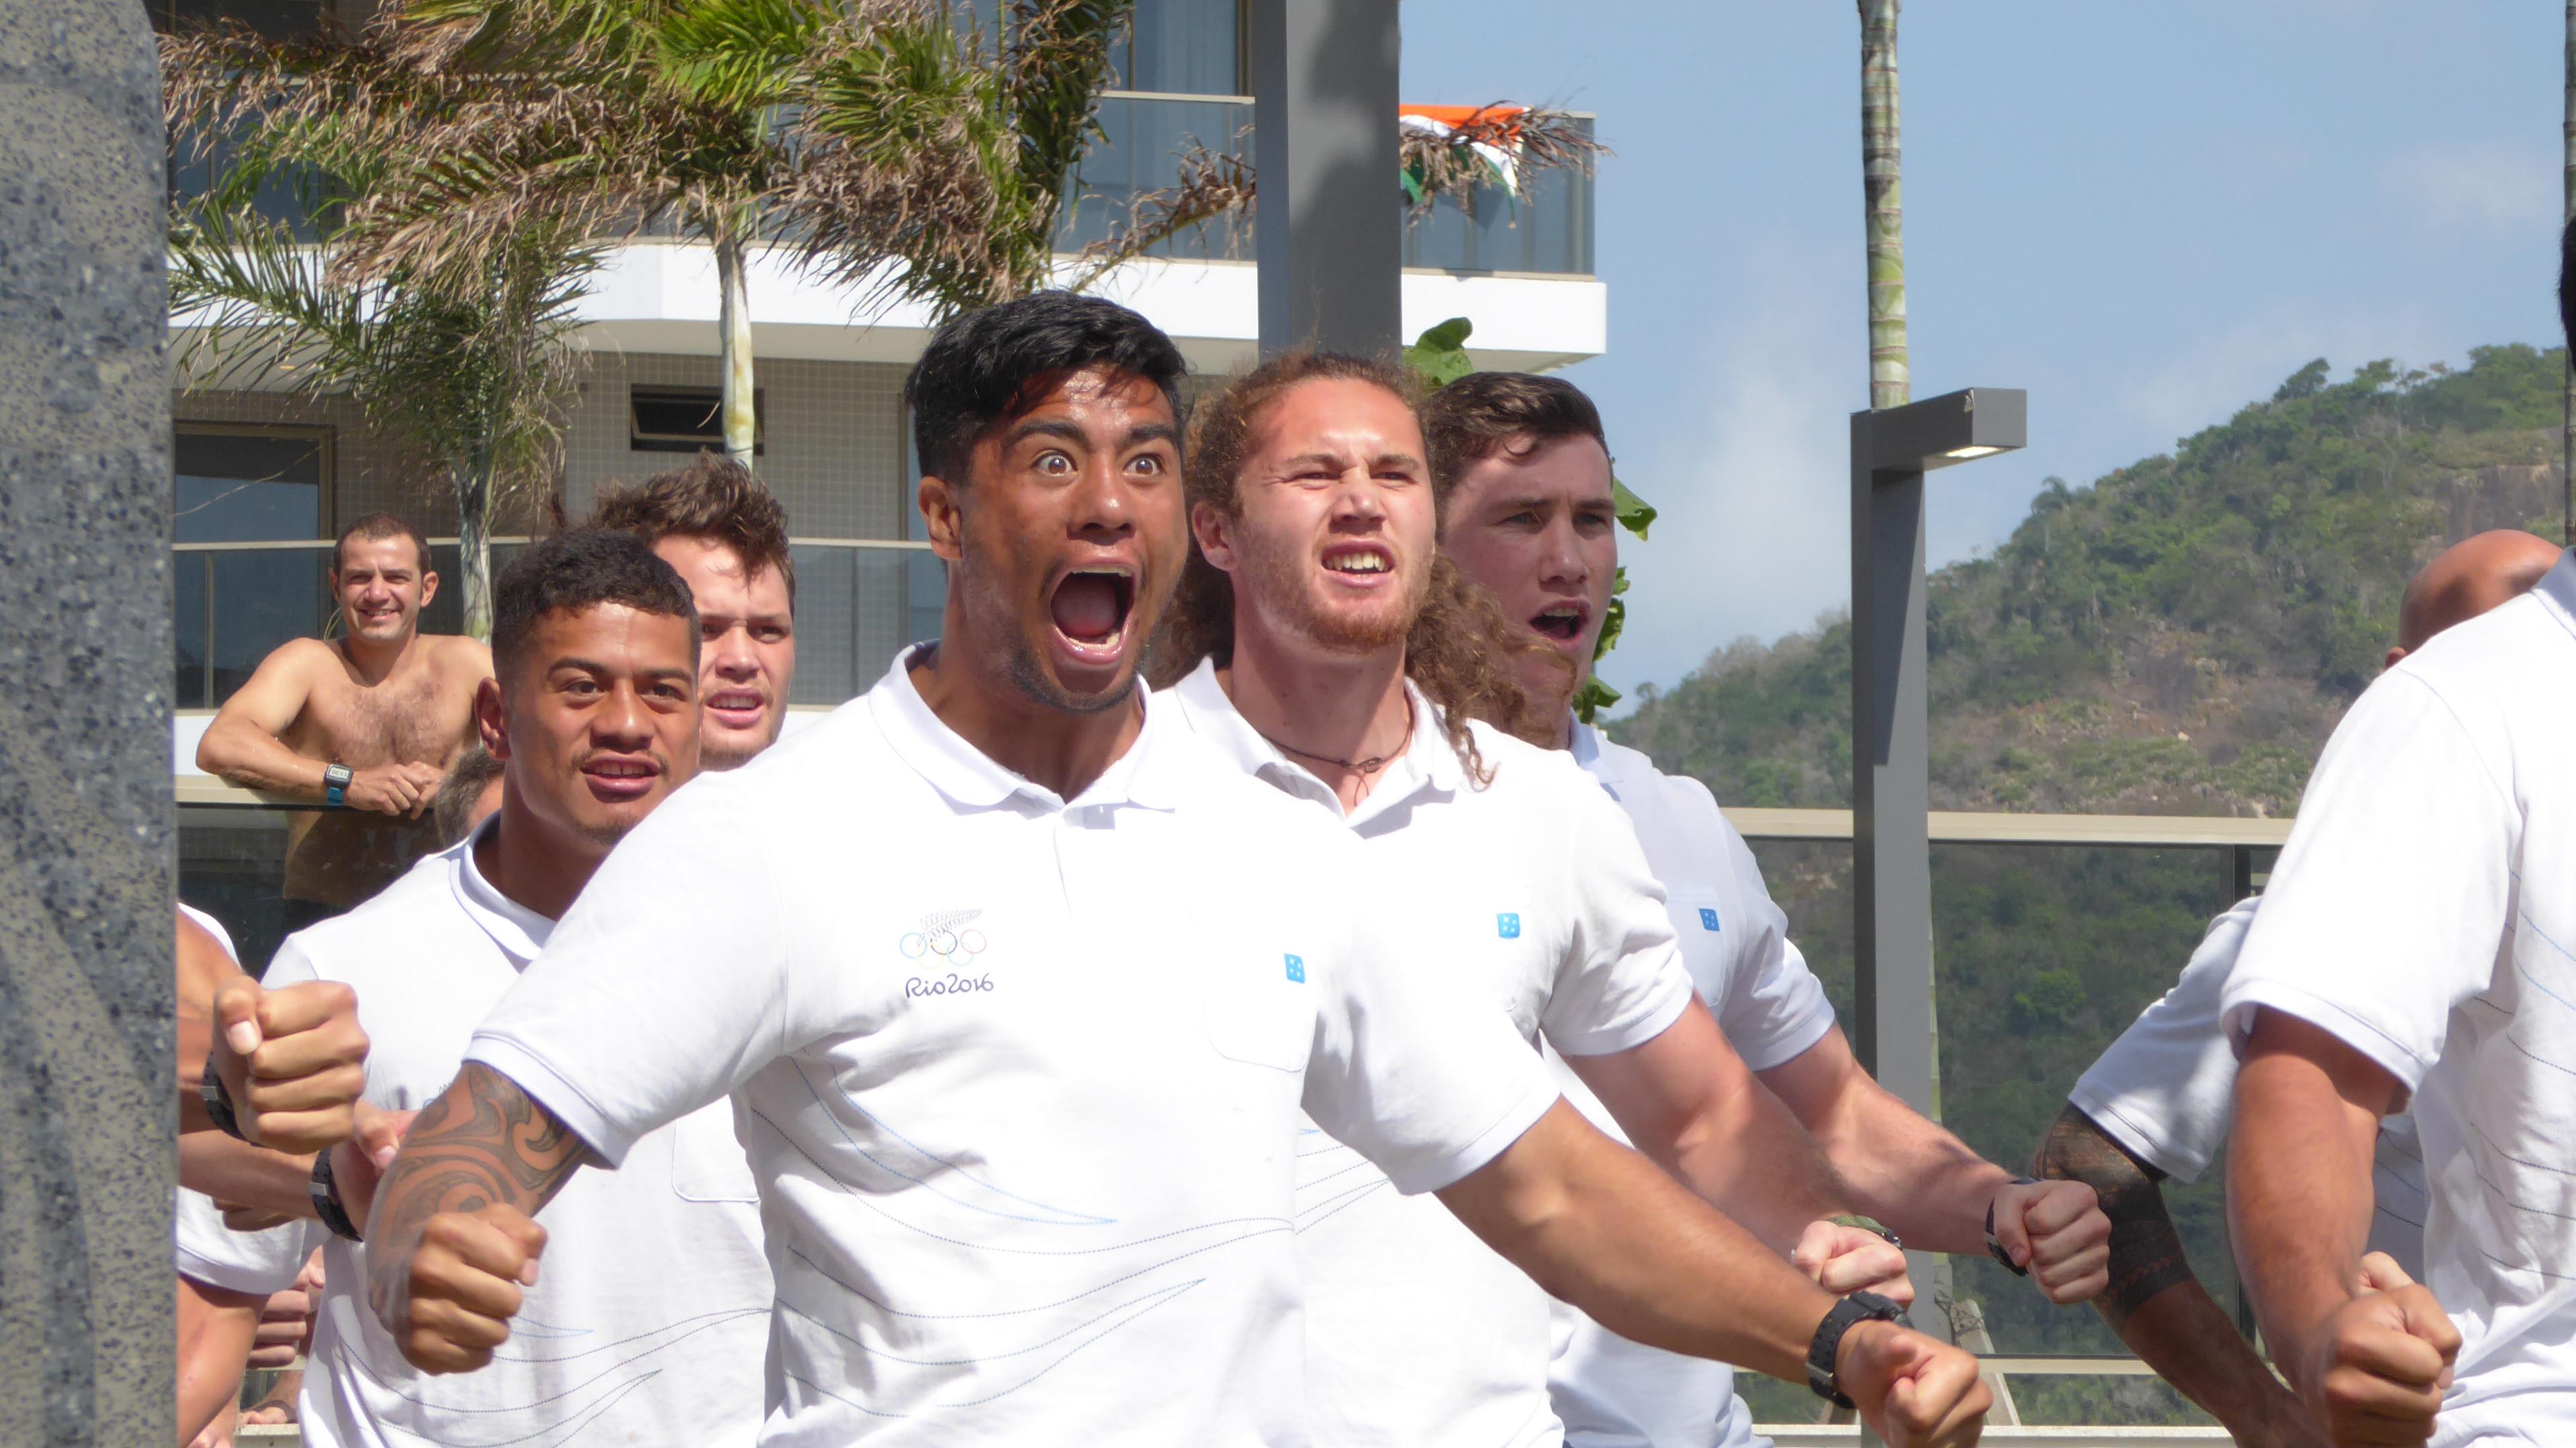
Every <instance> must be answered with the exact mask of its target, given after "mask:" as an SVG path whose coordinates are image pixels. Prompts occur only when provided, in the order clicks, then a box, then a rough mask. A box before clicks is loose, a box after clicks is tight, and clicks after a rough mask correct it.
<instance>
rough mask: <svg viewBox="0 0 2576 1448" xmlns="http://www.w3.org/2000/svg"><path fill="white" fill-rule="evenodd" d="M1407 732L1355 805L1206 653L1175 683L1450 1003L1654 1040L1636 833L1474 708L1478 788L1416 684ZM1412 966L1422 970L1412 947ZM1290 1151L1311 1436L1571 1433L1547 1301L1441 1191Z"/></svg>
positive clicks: (1663, 975)
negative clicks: (1361, 892)
mask: <svg viewBox="0 0 2576 1448" xmlns="http://www.w3.org/2000/svg"><path fill="white" fill-rule="evenodd" d="M1406 688H1407V691H1408V693H1409V694H1410V695H1411V698H1412V701H1413V710H1414V729H1413V737H1412V740H1411V742H1410V744H1409V745H1408V747H1407V748H1406V750H1405V752H1404V753H1403V754H1402V755H1400V756H1398V757H1396V758H1394V759H1391V760H1389V761H1388V762H1387V764H1386V766H1385V768H1384V769H1383V770H1382V771H1381V772H1380V773H1379V775H1378V778H1377V782H1376V784H1375V785H1374V786H1373V787H1372V788H1371V789H1370V791H1369V793H1368V795H1367V796H1366V797H1365V798H1363V799H1362V800H1361V801H1360V803H1359V806H1358V808H1356V809H1353V810H1351V811H1349V812H1348V814H1347V815H1345V813H1344V811H1343V809H1342V805H1341V801H1340V799H1339V798H1338V797H1337V796H1335V795H1334V793H1333V791H1332V789H1331V788H1330V787H1329V786H1327V785H1326V784H1325V783H1324V782H1323V781H1322V780H1321V779H1318V778H1317V777H1315V775H1313V774H1312V773H1310V772H1308V771H1307V769H1306V768H1305V767H1304V766H1303V765H1300V764H1298V763H1296V762H1295V761H1294V760H1293V759H1291V758H1290V757H1289V756H1288V755H1287V754H1286V753H1285V752H1284V751H1282V750H1280V749H1279V748H1277V747H1276V746H1274V745H1272V744H1271V743H1270V742H1269V741H1268V740H1266V739H1264V738H1262V737H1261V734H1260V732H1259V731H1257V730H1255V729H1254V728H1253V727H1252V725H1251V724H1250V723H1249V722H1248V721H1246V720H1245V719H1244V717H1243V715H1242V714H1241V713H1240V712H1238V711H1237V710H1236V709H1235V707H1234V703H1233V701H1232V700H1230V699H1228V698H1227V697H1226V694H1225V690H1224V688H1223V687H1222V686H1221V685H1219V684H1218V682H1217V678H1216V665H1215V664H1214V663H1213V662H1212V661H1211V662H1203V663H1202V664H1201V665H1200V666H1199V668H1198V670H1197V671H1196V672H1194V673H1192V674H1191V675H1190V676H1189V677H1188V678H1186V679H1184V680H1182V681H1181V682H1180V683H1179V684H1178V685H1175V686H1174V687H1173V688H1172V689H1171V690H1169V691H1167V692H1166V694H1165V696H1164V697H1166V698H1168V699H1170V700H1171V701H1172V702H1174V703H1175V704H1177V705H1178V713H1179V714H1180V716H1181V717H1182V718H1183V719H1185V720H1187V721H1188V722H1189V725H1190V727H1191V728H1192V729H1193V730H1195V731H1196V732H1197V734H1198V736H1199V737H1200V738H1201V739H1202V740H1204V741H1206V742H1207V743H1208V744H1210V745H1211V746H1213V747H1214V748H1215V750H1216V752H1217V753H1219V754H1221V755H1223V756H1224V757H1225V758H1226V759H1227V760H1228V761H1229V762H1231V763H1232V764H1233V765H1234V767H1235V768H1236V769H1238V770H1240V771H1241V772H1242V773H1244V774H1248V775H1250V776H1252V777H1253V778H1256V779H1259V780H1262V781H1263V782H1265V783H1266V784H1268V785H1270V786H1271V787H1273V788H1274V789H1276V790H1278V791H1279V792H1280V793H1281V794H1283V795H1285V796H1287V797H1288V798H1290V799H1293V800H1298V801H1302V802H1303V803H1302V805H1301V806H1300V808H1301V810H1302V811H1303V812H1304V813H1306V814H1308V815H1311V816H1313V817H1314V818H1317V819H1320V820H1327V821H1332V822H1335V823H1339V824H1342V825H1345V826H1346V827H1347V828H1348V829H1349V830H1350V832H1351V833H1352V834H1354V835H1356V836H1357V837H1358V838H1359V840H1360V843H1361V851H1360V858H1361V860H1362V862H1363V863H1364V865H1365V868H1366V874H1365V875H1364V876H1363V877H1362V878H1363V879H1365V880H1367V881H1372V882H1380V881H1402V882H1403V884H1402V886H1401V887H1400V888H1401V893H1402V906H1403V908H1404V909H1405V910H1406V911H1407V912H1408V913H1409V914H1411V915H1412V916H1413V917H1414V919H1415V923H1416V924H1417V925H1418V926H1419V927H1420V928H1422V929H1424V930H1426V931H1428V932H1430V934H1431V936H1432V937H1433V938H1434V939H1436V940H1437V941H1438V942H1439V950H1440V965H1441V966H1442V968H1444V969H1447V970H1451V971H1454V972H1456V973H1455V974H1454V975H1452V976H1451V977H1450V979H1451V980H1452V981H1454V984H1453V985H1452V986H1450V987H1449V994H1448V996H1447V1003H1448V1009H1449V1010H1450V1012H1451V1013H1452V1014H1455V1013H1457V1012H1459V1011H1461V1010H1465V1009H1469V1008H1472V1003H1475V1002H1482V1001H1490V1002H1492V1003H1494V1004H1495V1005H1498V1006H1500V1007H1501V1008H1502V1012H1503V1014H1504V1015H1505V1016H1507V1017H1509V1018H1510V1020H1511V1023H1512V1026H1513V1028H1514V1029H1515V1030H1517V1031H1518V1032H1519V1033H1520V1035H1521V1037H1522V1039H1524V1040H1526V1041H1530V1042H1532V1043H1533V1044H1535V1043H1536V1042H1537V1040H1538V1039H1539V1037H1540V1036H1541V1035H1542V1034H1543V1035H1544V1036H1545V1037H1546V1039H1547V1040H1548V1041H1549V1042H1550V1043H1551V1044H1553V1045H1554V1046H1556V1047H1557V1048H1558V1049H1560V1050H1565V1051H1571V1052H1574V1053H1575V1054H1577V1055H1602V1054H1606V1053H1609V1052H1613V1051H1624V1050H1628V1049H1630V1048H1631V1047H1634V1046H1639V1045H1643V1044H1644V1043H1645V1042H1647V1041H1650V1040H1652V1039H1654V1038H1655V1037H1656V1036H1658V1035H1661V1034H1662V1033H1663V1032H1664V1031H1665V1029H1666V1028H1668V1027H1670V1026H1671V1025H1672V1023H1673V1022H1674V1021H1675V1020H1676V1019H1678V1018H1679V1017H1680V1015H1681V1013H1682V1011H1683V1010H1684V1009H1686V1008H1687V1007H1688V1006H1689V1003H1690V994H1691V992H1690V980H1689V977H1687V976H1686V975H1685V974H1684V973H1683V971H1682V966H1681V961H1680V958H1679V956H1678V955H1677V954H1676V953H1675V951H1674V948H1673V932H1672V928H1671V926H1670V924H1669V923H1668V922H1667V921H1666V919H1665V915H1664V904H1663V899H1662V895H1661V893H1660V892H1659V891H1658V890H1657V889H1656V888H1655V882H1654V878H1653V877H1652V876H1651V875H1649V874H1648V873H1647V871H1646V862H1645V859H1644V857H1643V856H1642V855H1640V854H1639V853H1638V850H1637V844H1636V837H1635V835H1634V833H1633V832H1632V831H1631V830H1630V829H1629V828H1628V826H1627V823H1626V822H1625V821H1624V820H1622V819H1621V818H1620V817H1619V812H1618V810H1617V809H1615V808H1613V807H1612V806H1611V804H1610V803H1609V801H1607V800H1605V799H1603V798H1602V797H1601V791H1600V790H1599V789H1598V788H1596V787H1595V786H1594V785H1593V783H1592V781H1591V780H1589V779H1587V778H1585V777H1584V775H1583V773H1582V771H1581V770H1579V769H1576V768H1574V767H1573V765H1572V764H1571V763H1570V762H1569V761H1567V760H1566V759H1564V758H1563V757H1562V756H1559V755H1557V754H1555V753H1554V752H1553V751H1549V750H1544V749H1538V748H1534V747H1532V746H1531V745H1528V744H1525V743H1523V742H1521V741H1520V740H1518V739H1514V738H1512V737H1510V736H1509V735H1506V734H1503V733H1501V732H1500V731H1498V730H1494V729H1490V728H1487V727H1486V726H1485V725H1483V724H1481V723H1470V724H1469V726H1468V728H1469V729H1470V731H1471V732H1472V734H1473V736H1474V738H1475V741H1476V748H1477V752H1478V754H1479V755H1480V756H1481V758H1482V760H1483V763H1484V764H1485V766H1486V767H1487V768H1489V769H1490V770H1491V771H1492V778H1491V780H1490V782H1489V783H1487V784H1485V785H1483V786H1481V787H1480V786H1478V785H1477V784H1476V783H1475V781H1474V780H1473V779H1472V778H1471V777H1470V776H1469V775H1468V773H1467V770H1466V768H1465V766H1464V765H1463V764H1462V762H1461V761H1460V760H1459V758H1458V755H1457V752H1456V751H1455V750H1454V749H1452V748H1451V747H1450V745H1449V741H1448V738H1447V737H1446V736H1445V735H1444V734H1443V733H1442V732H1441V728H1440V715H1439V713H1438V710H1437V709H1436V707H1435V706H1434V705H1433V704H1432V703H1431V701H1430V700H1428V699H1426V698H1424V697H1423V696H1422V695H1421V693H1420V692H1419V691H1418V690H1414V689H1413V688H1412V686H1411V685H1410V684H1408V685H1407V686H1406ZM1407 968H1410V969H1415V970H1420V969H1422V968H1423V967H1422V966H1421V965H1420V964H1419V963H1411V964H1409V965H1408V967H1407ZM1309 1141H1310V1143H1311V1144H1309V1145H1308V1146H1306V1147H1304V1148H1302V1149H1301V1150H1300V1152H1299V1161H1298V1172H1297V1179H1298V1219H1297V1220H1298V1227H1297V1264H1298V1270H1299V1271H1300V1272H1301V1273H1302V1274H1303V1275H1304V1277H1305V1282H1306V1377H1307V1382H1308V1384H1309V1387H1310V1403H1311V1412H1312V1417H1313V1428H1314V1433H1315V1441H1316V1442H1318V1443H1320V1444H1328V1445H1333V1448H1357V1445H1361V1444H1388V1445H1405V1448H1414V1445H1439V1444H1458V1445H1462V1448H1464V1445H1475V1448H1519V1445H1523V1444H1532V1443H1554V1442H1556V1441H1558V1440H1559V1439H1560V1437H1561V1436H1562V1429H1561V1428H1560V1427H1559V1425H1558V1423H1557V1421H1556V1417H1555V1415H1554V1413H1553V1412H1551V1411H1550V1409H1549V1407H1548V1398H1547V1390H1546V1383H1547V1361H1548V1352H1549V1332H1548V1297H1547V1294H1546V1293H1544V1292H1542V1291H1540V1290H1539V1288H1538V1285H1537V1284H1536V1283H1533V1282H1532V1281H1530V1279H1529V1278H1528V1276H1527V1275H1525V1274H1524V1273H1522V1272H1521V1270H1520V1269H1519V1268H1517V1267H1514V1266H1513V1265H1512V1264H1511V1263H1509V1262H1506V1261H1504V1260H1503V1259H1502V1258H1501V1257H1499V1256H1497V1255H1495V1253H1494V1251H1493V1250H1492V1249H1491V1248H1489V1247H1487V1246H1486V1245H1485V1244H1484V1243H1483V1242H1482V1241H1481V1240H1479V1239H1478V1238H1477V1237H1476V1235H1475V1234H1474V1233H1472V1232H1470V1231H1468V1230H1467V1229H1466V1227H1464V1226H1463V1225H1461V1224H1460V1223H1459V1222H1458V1220H1457V1218H1455V1217H1453V1216H1451V1215H1450V1214H1449V1212H1448V1211H1447V1210H1446V1209H1445V1208H1443V1207H1442V1206H1441V1205H1440V1204H1439V1203H1437V1202H1434V1201H1426V1200H1423V1199H1421V1198H1406V1197H1400V1196H1398V1195H1397V1194H1396V1193H1394V1192H1391V1191H1387V1190H1384V1188H1385V1187H1386V1185H1387V1181H1386V1177H1385V1175H1384V1174H1383V1173H1381V1172H1379V1171H1377V1170H1376V1169H1375V1168H1373V1167H1371V1166H1370V1165H1369V1164H1368V1162H1367V1161H1365V1160H1364V1159H1362V1158H1361V1157H1360V1156H1359V1155H1358V1153H1356V1152H1353V1151H1352V1150H1351V1149H1350V1148H1348V1147H1345V1146H1338V1145H1335V1144H1333V1143H1332V1142H1331V1141H1329V1140H1328V1139H1326V1138H1324V1137H1322V1136H1321V1135H1316V1136H1313V1137H1310V1138H1309Z"/></svg>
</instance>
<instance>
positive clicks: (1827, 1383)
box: [1807, 1292, 1905, 1408]
mask: <svg viewBox="0 0 2576 1448" xmlns="http://www.w3.org/2000/svg"><path fill="white" fill-rule="evenodd" d="M1904 1320H1905V1309H1904V1308H1902V1307H1900V1306H1898V1305H1897V1304H1896V1303H1895V1301H1894V1300H1893V1299H1890V1298H1885V1297H1881V1296H1879V1295H1878V1294H1877V1293H1875V1292H1855V1293H1853V1294H1852V1295H1851V1296H1849V1297H1846V1298H1844V1299H1843V1300H1842V1301H1840V1302H1837V1303H1835V1304H1834V1307H1833V1311H1831V1312H1828V1313H1826V1314H1825V1320H1824V1321H1822V1322H1820V1323H1817V1324H1816V1335H1815V1337H1814V1338H1813V1339H1812V1340H1811V1341H1809V1342H1808V1344H1807V1386H1808V1387H1810V1388H1813V1389H1815V1391H1816V1396H1817V1397H1819V1398H1822V1399H1824V1400H1825V1401H1826V1402H1828V1403H1831V1404H1833V1405H1834V1406H1835V1407H1837V1408H1848V1407H1851V1406H1853V1404H1852V1400H1851V1394H1849V1393H1846V1392H1844V1391H1843V1386H1842V1383H1841V1382H1840V1381H1838V1380H1837V1378H1836V1375H1835V1372H1834V1360H1835V1358H1836V1357H1837V1356H1838V1355H1839V1354H1840V1353H1841V1352H1842V1347H1843V1334H1844V1333H1847V1332H1849V1331H1851V1330H1852V1329H1853V1328H1854V1327H1857V1326H1858V1325H1860V1324H1861V1323H1864V1322H1903V1321H1904Z"/></svg>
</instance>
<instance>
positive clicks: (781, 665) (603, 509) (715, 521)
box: [591, 453, 796, 770]
mask: <svg viewBox="0 0 2576 1448" xmlns="http://www.w3.org/2000/svg"><path fill="white" fill-rule="evenodd" d="M591 522H592V523H593V524H595V525H596V526H598V527H602V528H623V529H625V530H627V531H628V532H631V533H639V534H642V535H643V538H644V541H645V542H647V543H650V544H652V545H653V551H654V552H655V553H657V554H660V555H661V558H662V561H663V562H665V563H668V564H670V565H671V566H672V567H673V568H675V569H677V570H678V571H679V574H680V577H681V578H683V579H685V580H687V582H688V585H689V592H690V593H691V594H692V595H694V596H695V597H696V599H697V601H698V629H699V632H700V633H701V634H702V635H703V639H702V641H701V643H700V645H699V647H700V650H701V654H700V658H699V663H698V669H699V674H700V677H699V680H698V699H699V703H700V706H701V707H702V708H703V709H704V710H705V711H706V733H705V741H704V744H703V747H702V749H701V752H700V767H701V768H704V769H710V770H716V769H732V768H734V767H735V766H737V765H740V764H743V763H745V762H747V761H748V760H750V759H751V757H752V756H753V755H755V754H758V753H759V752H760V751H762V750H764V749H767V748H768V747H769V746H770V745H772V744H775V743H777V742H778V731H779V730H780V729H781V728H783V727H784V726H785V725H786V723H787V704H788V700H789V698H790V696H791V694H792V692H793V690H794V686H795V683H796V557H795V554H794V553H793V552H792V551H791V550H790V549H789V547H788V545H787V510H786V509H784V508H781V507H780V506H778V500H777V499H776V498H774V497H771V496H770V493H769V489H767V488H765V487H762V486H761V483H760V479H758V478H756V477H754V476H752V472H751V469H749V468H747V467H744V466H743V465H742V464H741V463H740V462H738V461H736V460H734V459H732V458H729V457H719V456H717V455H716V454H714V453H700V454H699V455H698V458H697V461H695V462H693V463H691V464H689V465H688V466H687V467H685V468H674V469H672V470H671V471H669V472H665V473H657V474H655V475H654V476H652V477H650V478H647V479H645V480H644V481H643V482H642V483H641V484H639V485H638V486H636V487H632V488H624V489H612V490H611V491H609V492H607V493H604V494H603V495H601V497H600V500H599V505H598V507H597V508H596V509H594V510H593V514H592V517H591Z"/></svg>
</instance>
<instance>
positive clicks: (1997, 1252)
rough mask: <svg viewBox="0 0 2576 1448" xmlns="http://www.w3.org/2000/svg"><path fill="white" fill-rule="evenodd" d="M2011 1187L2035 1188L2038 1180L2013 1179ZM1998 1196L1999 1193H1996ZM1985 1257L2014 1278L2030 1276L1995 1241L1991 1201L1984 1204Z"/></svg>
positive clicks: (1993, 1214) (2028, 1178)
mask: <svg viewBox="0 0 2576 1448" xmlns="http://www.w3.org/2000/svg"><path fill="white" fill-rule="evenodd" d="M2012 1185H2014V1186H2017V1187H2035V1186H2038V1185H2039V1178H2037V1177H2014V1178H2013V1179H2012ZM1998 1195H2000V1193H1998ZM1986 1255H1988V1256H1990V1257H1992V1258H1994V1259H1995V1260H1996V1261H1998V1262H2001V1263H2002V1264H2004V1270H2005V1271H2007V1272H2010V1273H2011V1274H2012V1275H2014V1276H2015V1277H2028V1276H2029V1275H2030V1269H2029V1268H2027V1267H2024V1266H2023V1265H2021V1264H2020V1263H2018V1262H2016V1261H2014V1260H2013V1259H2012V1254H2011V1253H2010V1252H2007V1251H2005V1250H2004V1244H2003V1243H2001V1242H1998V1241H1996V1240H1995V1204H1994V1203H1993V1202H1992V1201H1988V1202H1987V1203H1986Z"/></svg>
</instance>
